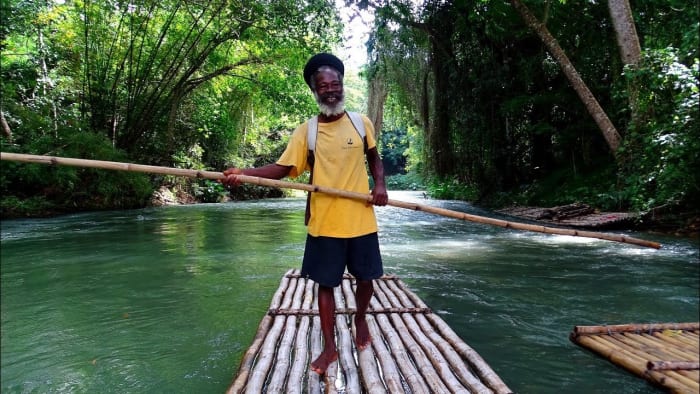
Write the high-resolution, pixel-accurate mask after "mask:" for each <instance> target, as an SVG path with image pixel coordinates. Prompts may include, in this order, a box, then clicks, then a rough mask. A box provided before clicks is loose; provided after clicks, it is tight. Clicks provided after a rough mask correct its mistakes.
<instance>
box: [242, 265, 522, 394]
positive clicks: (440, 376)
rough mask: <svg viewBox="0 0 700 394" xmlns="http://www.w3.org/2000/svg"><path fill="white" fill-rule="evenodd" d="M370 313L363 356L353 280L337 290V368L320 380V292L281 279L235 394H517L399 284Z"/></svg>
mask: <svg viewBox="0 0 700 394" xmlns="http://www.w3.org/2000/svg"><path fill="white" fill-rule="evenodd" d="M374 289H375V293H374V296H373V297H372V300H371V302H370V307H369V309H368V312H367V323H368V325H369V328H370V333H371V335H372V344H371V346H369V347H368V348H366V349H365V350H363V351H358V350H357V349H356V347H355V343H354V334H353V330H352V327H353V326H354V324H353V313H354V311H355V297H354V279H352V277H351V276H349V275H347V274H346V275H345V276H344V278H343V281H342V284H341V286H339V287H337V288H335V301H336V341H337V345H338V351H339V357H338V361H337V362H334V363H332V364H331V365H330V367H329V368H328V370H327V371H326V374H325V375H324V376H323V377H321V376H319V375H318V374H316V373H315V372H313V371H311V370H310V369H309V364H310V363H311V361H312V360H314V359H315V358H316V357H317V356H318V355H319V354H320V353H321V349H322V344H321V331H320V330H321V329H320V318H319V316H318V306H317V303H316V301H315V298H314V297H315V296H316V291H315V290H316V289H315V285H314V283H313V282H312V281H311V280H310V279H306V278H302V277H301V276H300V275H299V271H298V270H290V271H288V272H287V273H286V274H285V276H284V277H283V278H282V280H281V283H280V287H279V288H278V289H277V292H276V293H275V295H274V296H273V298H272V301H271V303H270V309H269V311H268V313H267V315H266V316H265V317H264V318H263V319H262V321H261V322H260V325H259V327H258V331H257V333H256V335H255V338H254V340H253V343H252V344H251V346H250V347H249V348H248V350H247V351H246V353H245V354H244V355H243V358H242V360H241V364H240V366H239V369H238V372H237V374H236V377H235V378H234V381H233V383H232V384H231V386H230V387H229V389H228V393H244V392H245V393H261V392H269V393H278V392H287V393H300V392H310V393H319V392H321V391H322V390H323V391H324V392H327V393H337V392H347V393H363V392H364V393H372V394H375V393H430V392H438V393H448V392H449V393H468V392H474V393H476V392H478V393H511V392H512V391H511V390H510V389H509V388H508V387H507V386H506V385H505V383H504V382H503V381H502V380H501V379H500V378H499V377H498V375H496V373H495V372H494V371H493V370H492V369H491V367H489V366H488V364H486V362H485V361H484V360H483V359H482V358H481V356H479V354H477V353H476V351H474V349H472V348H471V347H469V346H468V345H467V344H466V343H464V341H462V340H461V339H460V338H459V337H458V336H457V334H455V333H454V331H452V329H451V328H450V327H449V326H448V325H447V324H446V323H445V322H444V321H443V320H442V319H440V318H439V317H438V316H437V315H435V314H434V313H432V311H431V310H430V309H429V308H428V307H427V306H426V305H425V303H424V302H423V301H422V300H421V299H420V298H418V296H416V295H415V294H414V293H413V292H411V291H410V290H408V289H407V288H406V285H405V284H404V283H403V282H402V281H401V280H399V279H397V278H396V277H393V276H384V277H382V278H381V279H378V280H375V281H374Z"/></svg>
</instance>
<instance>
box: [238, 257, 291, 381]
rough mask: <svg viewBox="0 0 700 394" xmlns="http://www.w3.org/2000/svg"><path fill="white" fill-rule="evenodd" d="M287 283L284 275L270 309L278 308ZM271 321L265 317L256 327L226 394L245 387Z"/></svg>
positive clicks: (271, 318)
mask: <svg viewBox="0 0 700 394" xmlns="http://www.w3.org/2000/svg"><path fill="white" fill-rule="evenodd" d="M293 271H294V270H293V269H290V270H289V271H287V274H290V273H291V272H293ZM287 283H289V278H288V277H287V275H285V276H283V277H282V280H281V281H280V287H279V288H278V289H277V291H276V292H275V294H274V295H273V296H272V301H271V302H270V305H271V306H272V307H279V304H280V302H281V300H282V295H283V294H284V289H285V288H286V286H287ZM272 320H273V317H272V316H270V315H266V316H265V317H263V319H262V320H261V321H260V324H259V325H258V330H257V331H256V334H255V338H254V339H253V343H252V344H251V345H250V347H249V348H248V350H247V351H246V352H245V354H244V355H243V359H242V360H241V365H240V366H239V367H238V373H237V374H236V379H235V380H234V381H233V383H231V386H229V389H228V390H227V393H228V394H233V393H240V392H241V390H242V389H243V387H245V385H246V383H247V381H248V376H249V375H250V372H251V369H252V367H253V362H254V361H255V356H256V354H257V353H258V350H260V347H261V346H262V344H263V341H264V340H265V338H266V337H267V333H268V332H269V330H270V327H271V326H272Z"/></svg>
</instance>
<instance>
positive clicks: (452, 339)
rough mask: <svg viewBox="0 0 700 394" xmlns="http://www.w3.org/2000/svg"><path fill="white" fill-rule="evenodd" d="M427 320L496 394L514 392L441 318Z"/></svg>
mask: <svg viewBox="0 0 700 394" xmlns="http://www.w3.org/2000/svg"><path fill="white" fill-rule="evenodd" d="M396 284H397V285H398V286H399V288H401V289H402V290H403V291H404V292H405V293H406V294H407V295H408V297H410V298H411V299H412V300H413V302H414V304H415V305H416V306H418V307H426V306H427V305H426V304H425V302H423V300H422V299H420V297H418V296H417V295H416V294H415V293H414V292H413V291H411V290H410V289H408V287H407V286H406V284H405V283H404V282H403V281H400V280H398V281H396ZM425 318H426V319H428V321H430V323H431V325H432V326H433V327H435V328H436V329H437V331H438V332H439V333H440V335H441V336H442V337H443V338H445V340H446V341H447V342H448V343H449V344H450V345H451V346H452V347H453V348H454V349H455V351H457V353H458V354H459V355H460V356H462V357H463V358H464V359H466V360H468V361H469V366H470V367H471V368H473V369H474V370H475V371H476V373H477V374H478V375H479V378H481V380H482V381H483V382H486V384H487V385H488V386H489V387H490V388H491V389H492V390H493V391H494V392H496V393H503V394H507V393H512V392H513V391H512V390H511V389H510V388H508V386H506V384H505V382H503V380H502V379H501V378H500V376H498V375H497V374H496V372H495V371H494V370H493V369H491V367H490V366H489V365H488V364H487V363H486V361H484V359H483V358H482V357H481V355H479V353H477V352H476V351H475V350H474V349H472V348H471V346H469V345H467V344H466V343H465V342H464V341H463V340H462V339H461V338H460V337H459V336H458V335H457V334H456V333H455V332H454V330H452V328H451V327H450V326H449V325H448V324H447V323H445V321H444V320H442V319H441V318H440V317H439V316H437V315H435V314H433V313H431V314H427V315H425Z"/></svg>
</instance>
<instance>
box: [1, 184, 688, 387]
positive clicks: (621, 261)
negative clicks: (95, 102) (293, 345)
mask: <svg viewBox="0 0 700 394" xmlns="http://www.w3.org/2000/svg"><path fill="white" fill-rule="evenodd" d="M390 197H391V198H393V199H397V200H402V201H414V202H419V203H421V204H427V205H435V206H439V207H442V208H447V209H453V210H458V211H462V212H468V213H471V214H476V215H487V214H488V213H486V212H484V211H481V210H479V209H477V208H475V207H473V206H471V205H469V204H466V203H463V202H455V201H437V200H425V199H423V198H422V196H421V194H420V193H416V192H390ZM303 207H304V199H301V198H290V199H275V200H264V201H252V202H231V203H225V204H201V205H191V206H169V207H162V208H148V209H141V210H130V211H113V212H95V213H81V214H73V215H65V216H60V217H55V218H48V219H19V220H5V221H2V222H1V223H0V224H1V225H2V230H1V244H0V246H1V248H0V251H1V252H0V253H1V254H0V258H1V260H0V263H1V265H0V267H1V273H0V277H1V280H2V283H1V287H0V289H1V291H2V297H1V298H0V299H1V302H2V322H1V323H2V324H1V327H2V365H1V367H2V368H1V371H2V372H1V373H2V376H1V379H0V380H1V382H2V392H3V393H94V392H100V393H166V392H167V393H222V392H224V391H225V390H226V388H227V387H228V385H229V383H230V382H231V380H232V378H233V376H234V374H235V371H236V369H237V367H238V364H239V362H240V359H241V357H242V355H243V353H244V352H245V350H246V349H247V347H248V345H250V343H251V341H252V339H253V336H254V334H255V331H256V330H257V326H258V323H259V322H260V320H261V319H262V317H263V316H264V315H265V313H266V311H267V308H268V306H269V302H270V299H271V297H272V295H273V293H274V291H275V290H276V289H277V287H278V285H279V282H280V279H281V277H282V276H283V274H284V273H285V272H286V271H287V270H288V269H290V268H298V267H299V266H300V261H301V257H302V255H303V245H304V239H305V234H306V228H305V227H304V225H303V214H304V212H303ZM377 213H378V220H379V227H380V245H381V249H382V255H383V259H384V265H385V271H386V273H390V274H395V275H398V276H399V277H400V278H401V279H402V280H403V281H404V282H406V283H407V285H408V286H409V288H411V289H412V290H413V291H414V292H415V293H416V294H417V295H418V296H420V297H421V298H422V299H423V300H424V301H425V302H426V303H427V304H428V305H429V306H430V307H431V308H433V310H435V311H436V312H437V313H439V315H440V316H441V317H442V318H443V319H444V320H445V321H446V322H447V323H448V324H449V325H450V326H451V327H452V328H453V329H454V330H455V331H456V332H457V334H459V335H460V336H461V337H462V338H463V339H464V340H465V342H467V343H468V344H469V345H470V346H471V347H472V348H474V349H475V350H476V351H477V352H478V353H479V354H480V355H481V356H482V357H483V358H484V359H485V360H486V362H487V363H488V364H489V365H490V366H491V367H492V368H493V369H494V370H495V371H496V373H497V374H498V375H499V376H500V377H501V378H502V379H503V380H504V381H505V383H506V384H507V385H508V386H509V387H510V388H511V389H513V390H514V391H515V392H517V393H537V394H540V393H562V392H569V393H611V392H614V393H658V392H661V391H660V390H659V389H657V388H655V387H653V386H651V385H649V384H647V383H646V382H645V381H644V380H643V379H641V378H638V377H636V376H634V375H632V374H630V373H628V372H626V371H625V370H622V369H620V368H618V367H616V366H614V365H613V364H611V363H609V362H608V361H606V360H603V359H602V358H599V357H598V356H596V355H594V354H592V353H590V352H588V351H587V350H584V349H583V348H580V347H578V346H577V345H575V344H573V343H571V342H570V341H569V339H568V334H569V333H570V332H571V330H572V329H573V327H574V326H575V325H602V324H623V323H656V322H690V321H698V319H699V316H698V313H699V312H698V308H699V301H698V300H699V291H700V285H699V282H698V278H699V277H700V263H699V262H698V253H699V249H698V241H697V240H696V239H690V238H679V237H669V236H661V235H657V234H646V233H629V235H631V236H634V237H637V238H644V239H649V240H652V241H657V242H660V243H662V245H663V247H662V249H660V250H655V249H649V248H643V247H638V246H632V245H625V244H620V243H615V242H610V241H602V240H593V239H583V238H576V237H568V236H553V235H545V234H539V233H529V232H523V231H517V230H505V229H501V228H497V227H493V226H488V225H483V224H477V223H472V222H463V221H459V220H455V219H448V218H444V217H441V216H436V215H432V214H428V213H422V212H414V211H408V210H404V209H400V208H394V207H383V208H377Z"/></svg>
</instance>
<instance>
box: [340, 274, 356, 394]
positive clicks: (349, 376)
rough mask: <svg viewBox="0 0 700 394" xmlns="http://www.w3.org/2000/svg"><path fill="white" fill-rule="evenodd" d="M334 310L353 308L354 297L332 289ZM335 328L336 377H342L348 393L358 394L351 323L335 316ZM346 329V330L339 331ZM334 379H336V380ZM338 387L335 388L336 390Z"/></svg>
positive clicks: (342, 316) (344, 317)
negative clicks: (336, 333) (336, 342)
mask: <svg viewBox="0 0 700 394" xmlns="http://www.w3.org/2000/svg"><path fill="white" fill-rule="evenodd" d="M334 293H335V302H336V308H337V307H338V306H342V307H354V305H353V302H354V300H355V297H354V296H352V295H350V296H349V297H346V296H345V295H343V289H342V287H341V286H339V287H336V288H335V289H334ZM335 324H336V327H338V340H337V341H338V377H340V376H341V374H342V375H344V376H343V377H344V378H345V379H344V382H343V383H344V384H343V388H344V389H345V391H347V392H349V393H359V392H360V376H359V373H358V371H357V365H355V357H354V356H353V340H352V338H351V335H350V331H351V329H349V327H350V326H351V323H350V322H349V319H348V316H347V315H336V323H335ZM341 327H342V328H345V327H348V329H341ZM338 377H336V379H338ZM338 387H340V386H336V388H338Z"/></svg>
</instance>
